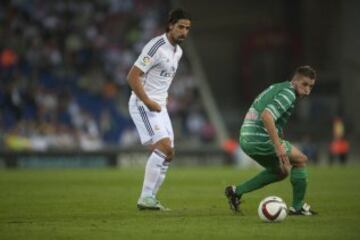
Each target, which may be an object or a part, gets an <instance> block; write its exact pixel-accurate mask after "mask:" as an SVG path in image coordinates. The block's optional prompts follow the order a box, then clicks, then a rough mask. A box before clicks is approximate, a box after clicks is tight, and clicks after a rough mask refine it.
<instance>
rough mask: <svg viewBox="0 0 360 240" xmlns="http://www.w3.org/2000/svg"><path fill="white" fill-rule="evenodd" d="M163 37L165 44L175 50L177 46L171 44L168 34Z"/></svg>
mask: <svg viewBox="0 0 360 240" xmlns="http://www.w3.org/2000/svg"><path fill="white" fill-rule="evenodd" d="M162 37H163V39H164V40H165V43H166V45H167V46H168V47H170V48H171V49H172V50H174V49H176V47H177V46H176V45H175V46H174V45H172V44H171V43H170V41H169V39H168V38H167V36H166V33H164V34H163V35H162Z"/></svg>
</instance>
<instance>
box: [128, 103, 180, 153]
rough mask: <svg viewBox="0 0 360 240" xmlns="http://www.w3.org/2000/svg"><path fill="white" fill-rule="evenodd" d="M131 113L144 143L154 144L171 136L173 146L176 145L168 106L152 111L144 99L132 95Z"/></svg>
mask: <svg viewBox="0 0 360 240" xmlns="http://www.w3.org/2000/svg"><path fill="white" fill-rule="evenodd" d="M129 113H130V116H131V118H132V120H133V121H134V123H135V126H136V129H137V131H138V133H139V136H140V140H141V143H142V144H144V145H148V144H154V143H156V142H158V141H159V140H160V139H163V138H170V140H171V147H174V131H173V128H172V125H171V121H170V117H169V114H168V111H167V109H166V107H162V108H161V112H152V111H150V110H149V109H148V108H147V107H146V106H145V104H144V103H143V102H142V101H140V100H138V99H137V98H136V97H131V98H130V100H129Z"/></svg>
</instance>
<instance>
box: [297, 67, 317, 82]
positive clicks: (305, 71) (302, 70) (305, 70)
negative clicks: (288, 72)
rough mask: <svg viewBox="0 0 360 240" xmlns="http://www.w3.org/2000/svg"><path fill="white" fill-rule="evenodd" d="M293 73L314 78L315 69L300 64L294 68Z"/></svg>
mask: <svg viewBox="0 0 360 240" xmlns="http://www.w3.org/2000/svg"><path fill="white" fill-rule="evenodd" d="M295 74H300V75H303V76H305V77H308V78H310V79H316V71H315V70H314V69H313V68H312V67H310V66H300V67H298V68H297V69H296V71H295Z"/></svg>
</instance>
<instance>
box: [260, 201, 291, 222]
mask: <svg viewBox="0 0 360 240" xmlns="http://www.w3.org/2000/svg"><path fill="white" fill-rule="evenodd" d="M258 214H259V217H260V219H261V220H263V221H264V222H281V221H283V220H284V219H285V218H286V216H287V206H286V203H285V202H284V201H283V200H282V199H281V198H279V197H277V196H270V197H266V198H265V199H263V200H262V201H261V202H260V204H259V208H258Z"/></svg>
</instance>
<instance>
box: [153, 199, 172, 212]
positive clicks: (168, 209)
mask: <svg viewBox="0 0 360 240" xmlns="http://www.w3.org/2000/svg"><path fill="white" fill-rule="evenodd" d="M156 205H157V206H158V207H159V210H160V211H165V212H168V211H171V209H170V208H167V207H164V206H163V205H162V204H161V203H160V201H159V200H157V199H156Z"/></svg>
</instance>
